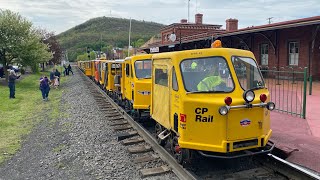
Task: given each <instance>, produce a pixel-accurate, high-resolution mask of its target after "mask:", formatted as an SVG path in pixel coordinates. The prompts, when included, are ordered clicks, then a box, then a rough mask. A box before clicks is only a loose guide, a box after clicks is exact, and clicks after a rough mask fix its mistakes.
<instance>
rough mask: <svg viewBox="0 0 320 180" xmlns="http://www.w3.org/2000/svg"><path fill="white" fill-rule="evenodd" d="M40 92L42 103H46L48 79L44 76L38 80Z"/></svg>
mask: <svg viewBox="0 0 320 180" xmlns="http://www.w3.org/2000/svg"><path fill="white" fill-rule="evenodd" d="M40 90H41V93H42V99H43V101H48V96H49V92H50V85H49V79H48V78H47V76H45V75H42V77H41V78H40Z"/></svg>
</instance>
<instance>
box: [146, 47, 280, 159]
mask: <svg viewBox="0 0 320 180" xmlns="http://www.w3.org/2000/svg"><path fill="white" fill-rule="evenodd" d="M151 92H152V93H151V111H150V115H151V117H152V118H153V119H154V120H155V121H156V122H157V124H156V126H155V131H156V137H157V140H158V142H159V143H160V144H162V145H164V144H166V143H167V142H170V147H171V151H172V152H173V153H174V154H175V156H176V158H177V160H178V162H180V163H182V162H184V161H188V160H190V159H192V154H194V152H196V151H198V152H199V153H200V154H201V155H203V156H206V157H218V158H234V157H241V156H247V155H248V154H247V153H246V152H248V150H250V155H253V154H260V153H267V152H270V151H271V150H272V149H273V147H274V144H273V143H271V142H269V138H270V136H271V133H272V130H271V129H270V110H273V109H274V107H275V105H274V103H273V102H269V101H268V100H269V99H270V98H268V97H269V91H268V89H267V88H266V86H265V83H264V80H263V78H262V76H261V73H260V70H259V68H258V67H257V64H256V61H255V58H254V55H253V54H252V52H250V51H245V50H239V49H231V48H209V49H198V50H187V51H179V52H168V53H159V54H155V55H153V56H152V91H151ZM244 150H247V151H244Z"/></svg>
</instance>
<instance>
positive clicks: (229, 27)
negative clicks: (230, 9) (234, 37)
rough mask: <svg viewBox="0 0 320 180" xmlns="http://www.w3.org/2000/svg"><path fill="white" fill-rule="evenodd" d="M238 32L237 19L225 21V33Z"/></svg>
mask: <svg viewBox="0 0 320 180" xmlns="http://www.w3.org/2000/svg"><path fill="white" fill-rule="evenodd" d="M236 30H238V19H232V18H230V19H227V20H226V31H227V32H230V31H236Z"/></svg>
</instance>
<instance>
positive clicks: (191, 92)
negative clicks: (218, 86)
mask: <svg viewBox="0 0 320 180" xmlns="http://www.w3.org/2000/svg"><path fill="white" fill-rule="evenodd" d="M222 92H226V91H188V92H187V94H197V93H222Z"/></svg>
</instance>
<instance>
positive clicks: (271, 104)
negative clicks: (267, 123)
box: [267, 102, 276, 111]
mask: <svg viewBox="0 0 320 180" xmlns="http://www.w3.org/2000/svg"><path fill="white" fill-rule="evenodd" d="M275 108H276V105H275V104H274V103H273V102H268V103H267V109H268V110H270V111H272V110H274V109H275Z"/></svg>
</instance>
